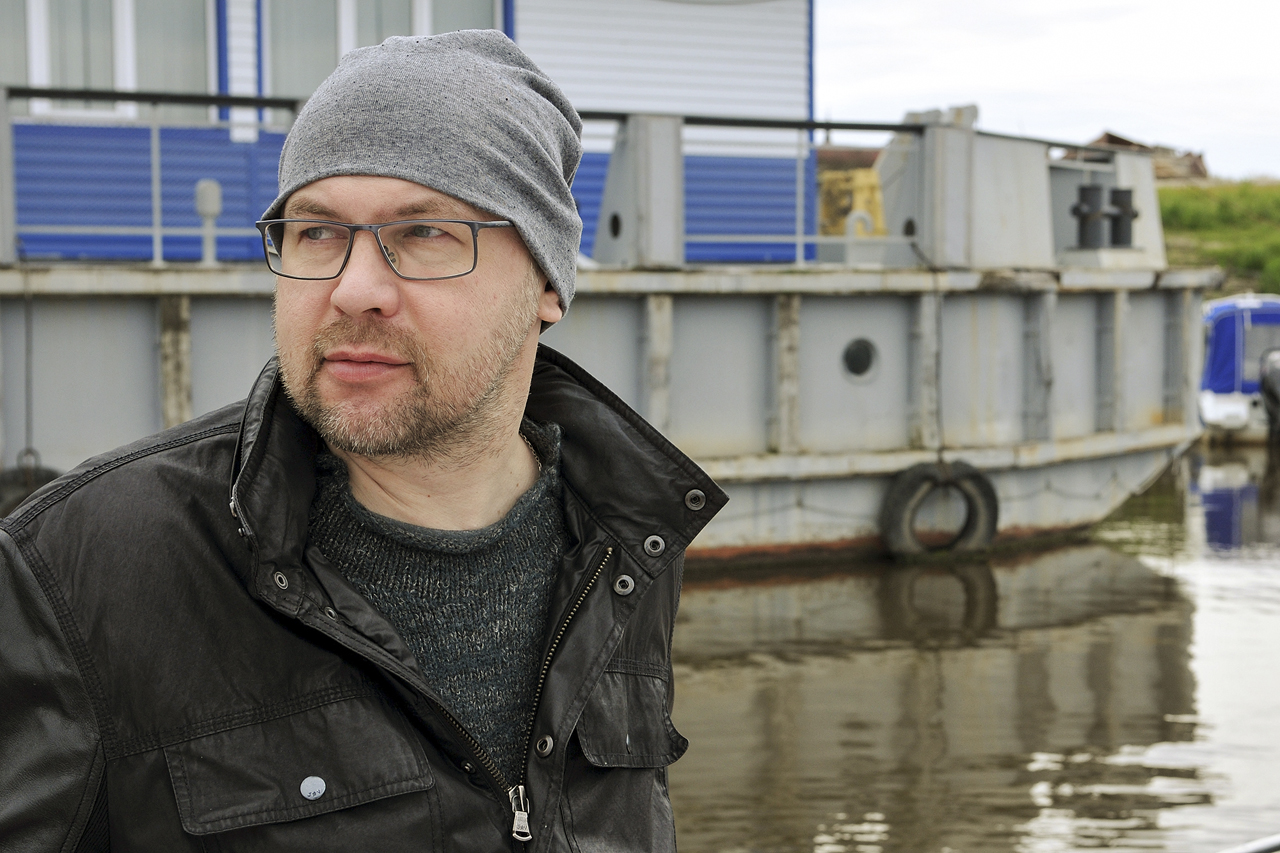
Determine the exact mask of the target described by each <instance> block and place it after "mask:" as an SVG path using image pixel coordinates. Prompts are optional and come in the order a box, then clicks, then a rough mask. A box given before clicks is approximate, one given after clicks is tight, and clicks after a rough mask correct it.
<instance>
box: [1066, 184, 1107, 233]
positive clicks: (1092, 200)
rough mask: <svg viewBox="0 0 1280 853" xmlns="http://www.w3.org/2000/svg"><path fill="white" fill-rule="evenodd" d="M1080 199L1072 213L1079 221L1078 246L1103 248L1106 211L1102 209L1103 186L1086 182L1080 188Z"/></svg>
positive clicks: (1073, 207)
mask: <svg viewBox="0 0 1280 853" xmlns="http://www.w3.org/2000/svg"><path fill="white" fill-rule="evenodd" d="M1079 190H1080V196H1079V201H1077V202H1076V203H1075V205H1074V206H1072V208H1071V215H1072V216H1074V217H1075V218H1076V221H1077V222H1078V223H1079V229H1078V231H1077V236H1076V248H1078V249H1101V248H1102V246H1103V242H1104V241H1103V236H1104V235H1103V228H1104V227H1105V225H1106V219H1105V216H1106V211H1104V210H1103V209H1102V187H1100V186H1098V185H1096V184H1086V185H1084V186H1081V187H1080V188H1079Z"/></svg>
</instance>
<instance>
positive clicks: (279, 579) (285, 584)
mask: <svg viewBox="0 0 1280 853" xmlns="http://www.w3.org/2000/svg"><path fill="white" fill-rule="evenodd" d="M272 577H273V578H275V581H276V586H278V587H280V588H281V589H288V588H289V579H288V578H287V577H285V576H284V572H276V573H275V574H274V575H272ZM308 778H311V777H308Z"/></svg>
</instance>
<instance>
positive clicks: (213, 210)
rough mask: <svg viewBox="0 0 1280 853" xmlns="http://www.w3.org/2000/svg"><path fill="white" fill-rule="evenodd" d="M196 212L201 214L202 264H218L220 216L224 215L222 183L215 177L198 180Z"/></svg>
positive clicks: (207, 265) (204, 265)
mask: <svg viewBox="0 0 1280 853" xmlns="http://www.w3.org/2000/svg"><path fill="white" fill-rule="evenodd" d="M196 213H198V214H200V237H201V247H200V266H202V267H212V266H216V265H217V263H218V217H219V216H221V215H222V184H220V183H218V182H217V181H215V180H214V179H213V178H201V179H200V180H198V181H196Z"/></svg>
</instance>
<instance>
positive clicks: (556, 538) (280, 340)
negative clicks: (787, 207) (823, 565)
mask: <svg viewBox="0 0 1280 853" xmlns="http://www.w3.org/2000/svg"><path fill="white" fill-rule="evenodd" d="M579 133H580V122H579V120H578V116H577V114H576V113H575V112H574V111H573V109H572V107H571V106H570V105H569V104H568V102H567V101H566V100H565V98H564V96H563V95H562V94H561V93H560V91H559V90H558V89H557V88H556V87H555V85H554V84H553V83H551V82H550V80H548V79H547V78H546V77H545V76H544V75H543V74H542V73H541V72H540V71H539V70H538V69H537V68H536V67H535V66H534V65H533V64H532V63H531V62H530V61H529V60H528V58H527V57H525V56H524V55H523V54H522V53H521V52H520V51H519V50H518V49H517V48H516V47H515V46H514V45H513V44H512V43H511V42H510V41H508V40H506V39H505V38H504V37H502V36H501V35H499V34H497V33H493V32H464V33H454V34H451V35H447V36H439V37H435V38H430V39H412V38H396V39H391V40H389V41H388V42H386V43H384V44H383V45H381V46H379V47H375V48H366V49H363V50H358V51H354V52H352V53H349V54H348V55H347V56H346V57H344V58H343V60H342V62H341V64H340V65H339V67H338V69H337V70H336V71H335V72H334V74H333V75H332V76H331V77H330V78H329V80H328V81H326V82H325V84H324V85H322V86H321V87H320V89H319V90H318V91H317V92H316V94H315V95H314V96H313V97H312V99H311V100H310V101H309V102H308V104H307V106H306V108H305V109H304V110H303V111H302V112H301V114H300V115H299V117H298V120H297V122H296V123H295V125H294V127H293V129H292V130H291V132H290V135H289V138H288V140H287V142H286V144H285V148H284V152H283V154H282V156H281V162H280V195H279V197H278V198H277V200H276V201H275V202H274V203H273V204H272V205H271V207H270V208H269V209H268V210H267V212H266V214H265V216H264V221H263V222H262V223H260V228H261V229H262V231H263V234H264V238H263V239H264V246H265V248H266V251H267V257H268V263H269V265H270V266H271V268H272V269H273V270H274V271H275V272H276V273H277V275H278V276H279V278H278V283H277V291H276V343H277V352H278V356H277V360H273V361H272V363H270V364H269V365H268V366H267V368H266V369H265V371H264V372H263V374H262V376H261V377H260V378H259V380H258V382H257V384H256V385H255V386H254V388H253V389H252V391H251V392H250V395H249V397H248V399H247V400H246V401H245V402H244V403H242V404H238V405H236V406H233V407H229V408H227V409H224V410H222V411H219V412H215V413H213V414H211V415H208V416H205V417H202V418H199V419H197V420H195V421H193V422H191V423H188V424H186V425H184V426H182V427H179V428H177V429H173V430H169V431H167V432H165V433H162V434H160V435H159V436H156V437H153V438H149V439H144V440H143V441H140V442H138V443H136V444H134V445H130V446H129V447H126V448H123V449H121V450H118V451H115V452H113V453H110V454H107V455H106V456H103V457H99V458H97V459H94V460H90V461H89V462H87V463H85V465H83V466H81V467H80V468H78V469H76V470H75V471H73V472H71V473H70V474H68V475H66V476H65V477H63V478H61V479H60V480H58V481H57V482H55V483H53V484H51V485H50V486H48V487H46V488H45V489H43V490H41V491H40V492H38V493H37V494H36V495H34V496H33V497H32V498H31V499H30V500H29V501H27V503H25V504H24V505H23V507H21V508H19V509H18V510H17V511H16V512H15V513H14V514H13V515H12V516H10V518H8V519H7V520H5V521H4V522H3V525H2V533H0V554H2V555H3V566H2V571H0V847H2V848H3V849H4V850H6V851H10V850H15V851H16V850H21V851H26V850H107V849H112V848H114V849H120V850H125V849H127V850H138V851H151V850H156V851H182V850H192V851H196V850H206V851H207V850H272V851H281V850H306V851H319V850H377V851H385V850H449V851H453V850H458V851H486V850H513V849H514V850H520V849H528V850H532V851H550V850H584V851H586V850H591V851H596V850H668V849H673V848H674V830H673V825H672V817H671V811H670V804H669V800H668V796H667V790H666V767H667V765H668V764H670V763H671V762H672V761H674V760H675V759H677V758H678V757H679V756H680V755H681V753H683V751H684V749H685V747H686V741H685V740H684V738H682V737H681V736H680V735H679V734H678V733H677V732H676V731H675V729H674V728H673V727H672V725H671V722H670V718H669V716H668V713H669V710H670V707H671V698H672V694H671V667H670V642H671V630H672V624H673V619H674V611H675V606H676V601H677V598H678V594H679V584H680V575H681V567H682V552H683V548H684V546H685V545H686V544H687V543H688V541H689V540H690V539H691V538H692V537H693V536H694V535H695V534H696V533H697V531H698V530H699V529H701V527H702V526H703V525H705V523H706V522H707V520H708V519H709V517H710V516H711V515H712V514H713V513H714V512H715V511H716V510H717V509H719V507H720V506H722V505H723V502H724V496H723V494H722V493H721V492H720V491H719V490H718V489H717V488H716V487H715V486H714V484H712V483H711V482H710V481H709V480H708V479H707V478H706V477H705V475H703V474H702V473H701V472H700V471H699V470H698V469H697V468H696V467H695V466H694V465H693V464H692V463H690V462H689V460H687V459H686V458H685V457H683V456H682V455H681V454H680V453H679V452H678V451H676V450H675V449H674V448H673V447H672V446H671V445H670V444H669V443H667V442H666V441H665V440H664V439H663V438H662V437H661V436H660V435H658V434H657V433H656V432H655V431H654V430H653V429H652V428H650V427H649V426H648V425H646V424H645V423H644V422H643V421H642V420H641V419H640V418H639V417H638V416H637V415H635V413H633V412H632V411H631V410H629V409H628V408H627V407H626V406H624V405H623V404H622V403H620V402H619V401H618V400H617V398H616V397H614V396H613V395H612V394H610V393H609V392H608V391H607V390H605V389H604V388H602V387H601V386H600V385H599V384H598V383H596V382H595V381H594V380H592V379H591V378H590V377H589V376H587V375H586V374H585V373H584V372H583V371H582V370H581V369H579V368H578V367H576V366H575V365H573V364H572V363H570V362H569V361H568V360H566V359H565V358H563V357H562V356H559V355H557V354H556V353H554V352H552V351H550V350H546V349H539V347H538V334H539V332H540V330H541V329H542V328H544V327H545V326H546V325H549V324H551V323H554V322H556V321H557V320H559V319H560V318H561V316H562V314H563V312H564V310H565V309H567V308H568V307H569V304H570V302H571V301H572V298H573V288H574V274H575V264H576V251H577V244H578V237H579V233H580V228H581V223H580V221H579V220H578V218H577V214H576V212H575V210H574V206H573V200H572V197H571V196H570V194H569V183H570V181H571V180H572V178H573V173H574V170H575V169H576V168H577V164H578V160H579V157H580V152H581V148H580V143H579ZM344 223H345V224H344Z"/></svg>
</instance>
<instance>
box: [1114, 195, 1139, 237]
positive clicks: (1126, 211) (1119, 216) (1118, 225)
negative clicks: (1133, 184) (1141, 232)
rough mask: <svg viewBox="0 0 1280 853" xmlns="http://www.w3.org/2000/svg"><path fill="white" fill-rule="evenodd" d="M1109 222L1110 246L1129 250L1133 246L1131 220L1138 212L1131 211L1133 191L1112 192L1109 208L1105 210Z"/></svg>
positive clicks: (1136, 216)
mask: <svg viewBox="0 0 1280 853" xmlns="http://www.w3.org/2000/svg"><path fill="white" fill-rule="evenodd" d="M1107 218H1109V219H1110V220H1111V245H1112V246H1119V247H1120V248H1129V247H1130V246H1132V245H1133V220H1135V219H1137V218H1138V211H1136V210H1134V209H1133V190H1112V191H1111V206H1110V207H1109V208H1108V210H1107Z"/></svg>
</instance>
